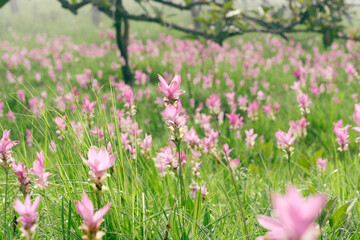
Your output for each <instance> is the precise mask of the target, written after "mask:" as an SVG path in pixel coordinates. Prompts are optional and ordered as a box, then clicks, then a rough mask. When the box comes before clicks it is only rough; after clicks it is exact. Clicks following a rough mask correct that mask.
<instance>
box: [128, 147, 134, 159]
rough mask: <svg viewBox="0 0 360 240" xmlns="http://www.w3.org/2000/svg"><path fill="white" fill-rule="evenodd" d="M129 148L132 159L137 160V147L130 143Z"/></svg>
mask: <svg viewBox="0 0 360 240" xmlns="http://www.w3.org/2000/svg"><path fill="white" fill-rule="evenodd" d="M128 150H129V153H130V156H131V159H132V160H136V149H135V148H134V145H133V144H130V145H128Z"/></svg>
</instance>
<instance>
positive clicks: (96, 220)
mask: <svg viewBox="0 0 360 240" xmlns="http://www.w3.org/2000/svg"><path fill="white" fill-rule="evenodd" d="M75 204H76V211H77V213H78V214H79V215H80V216H81V217H82V218H83V219H84V223H83V224H81V226H80V229H82V230H83V231H84V235H83V236H82V239H84V240H101V239H102V238H103V236H104V235H105V233H104V232H102V231H99V228H100V225H101V223H102V222H103V221H104V219H103V217H104V216H105V214H106V213H107V212H108V211H109V209H110V207H111V204H112V203H108V204H106V205H105V206H104V207H102V208H100V209H99V210H98V211H97V212H96V213H94V205H93V203H92V202H91V200H90V199H89V197H88V196H87V195H86V193H85V192H84V193H83V195H82V199H81V202H78V201H75Z"/></svg>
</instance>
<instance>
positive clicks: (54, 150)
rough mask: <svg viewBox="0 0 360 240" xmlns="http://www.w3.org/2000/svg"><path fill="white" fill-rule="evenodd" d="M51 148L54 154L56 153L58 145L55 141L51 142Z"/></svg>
mask: <svg viewBox="0 0 360 240" xmlns="http://www.w3.org/2000/svg"><path fill="white" fill-rule="evenodd" d="M49 148H50V150H51V152H52V153H56V143H55V141H54V140H51V142H50V144H49Z"/></svg>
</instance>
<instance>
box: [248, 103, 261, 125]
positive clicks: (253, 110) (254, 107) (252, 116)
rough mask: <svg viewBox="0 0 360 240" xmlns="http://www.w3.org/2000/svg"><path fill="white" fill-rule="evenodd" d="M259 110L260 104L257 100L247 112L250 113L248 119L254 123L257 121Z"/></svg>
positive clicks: (250, 105)
mask: <svg viewBox="0 0 360 240" xmlns="http://www.w3.org/2000/svg"><path fill="white" fill-rule="evenodd" d="M258 109H259V103H258V102H257V101H256V100H255V101H253V102H252V103H250V104H249V107H248V108H247V112H248V117H249V118H250V119H251V120H253V121H254V120H256V119H257V111H258Z"/></svg>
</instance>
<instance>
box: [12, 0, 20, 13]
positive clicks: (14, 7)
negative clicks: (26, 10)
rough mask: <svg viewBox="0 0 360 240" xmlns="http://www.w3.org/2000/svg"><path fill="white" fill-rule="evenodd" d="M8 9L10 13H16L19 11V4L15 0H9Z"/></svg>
mask: <svg viewBox="0 0 360 240" xmlns="http://www.w3.org/2000/svg"><path fill="white" fill-rule="evenodd" d="M10 9H11V13H12V14H16V13H18V12H19V6H18V4H17V1H16V0H10Z"/></svg>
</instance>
